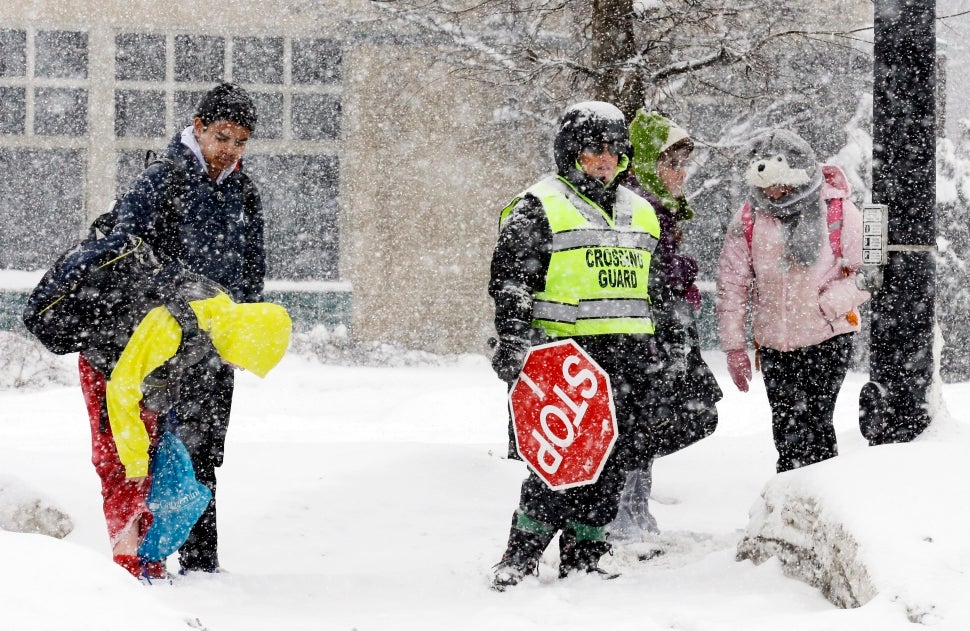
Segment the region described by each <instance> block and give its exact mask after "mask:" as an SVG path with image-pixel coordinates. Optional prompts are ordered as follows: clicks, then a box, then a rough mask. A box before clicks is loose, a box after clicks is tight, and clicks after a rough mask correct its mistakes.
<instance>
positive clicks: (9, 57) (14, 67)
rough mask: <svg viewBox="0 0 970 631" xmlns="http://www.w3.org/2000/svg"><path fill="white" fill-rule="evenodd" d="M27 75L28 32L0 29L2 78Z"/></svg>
mask: <svg viewBox="0 0 970 631" xmlns="http://www.w3.org/2000/svg"><path fill="white" fill-rule="evenodd" d="M26 74H27V32H26V31H14V30H11V29H0V77H23V76H25V75H26Z"/></svg>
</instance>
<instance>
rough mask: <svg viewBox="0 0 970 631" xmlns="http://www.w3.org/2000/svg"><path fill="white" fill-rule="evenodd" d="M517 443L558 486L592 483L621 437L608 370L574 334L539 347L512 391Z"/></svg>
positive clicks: (551, 483) (532, 464) (524, 456)
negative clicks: (585, 349)
mask: <svg viewBox="0 0 970 631" xmlns="http://www.w3.org/2000/svg"><path fill="white" fill-rule="evenodd" d="M509 400H510V402H511V407H512V422H513V424H514V426H515V447H516V450H517V451H518V452H519V455H520V456H522V459H523V460H525V462H526V463H528V465H529V467H530V468H532V470H533V471H535V473H536V475H538V476H539V477H540V478H542V479H543V480H544V481H545V482H546V484H548V485H549V487H550V488H552V489H553V490H560V489H567V488H570V487H573V486H580V485H583V484H592V483H593V482H596V480H597V479H598V478H599V475H600V472H601V471H602V470H603V465H604V464H606V458H607V456H609V454H610V450H611V449H612V448H613V444H614V443H615V442H616V434H617V427H616V410H615V409H614V406H613V391H612V389H611V388H610V378H609V375H607V374H606V372H605V371H604V370H603V369H602V368H600V367H599V365H598V364H597V363H596V362H595V361H593V359H592V358H591V357H590V356H589V355H587V354H586V351H584V350H583V349H582V348H581V347H580V346H579V345H578V344H576V342H574V341H573V340H571V339H568V340H561V341H558V342H551V343H549V344H542V345H541V346H535V347H533V348H532V349H531V350H530V351H529V355H528V357H527V358H526V360H525V366H523V368H522V374H520V375H519V379H518V380H517V381H516V382H515V385H514V386H513V387H512V390H511V392H510V393H509Z"/></svg>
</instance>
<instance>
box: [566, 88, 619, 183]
mask: <svg viewBox="0 0 970 631" xmlns="http://www.w3.org/2000/svg"><path fill="white" fill-rule="evenodd" d="M604 142H611V143H616V144H617V151H618V154H619V155H625V156H627V157H628V158H632V157H633V146H632V145H631V144H630V132H629V129H627V124H626V118H624V117H623V112H621V111H620V109H619V108H618V107H616V106H615V105H611V104H610V103H605V102H603V101H584V102H582V103H576V104H575V105H570V106H569V107H568V108H566V111H565V112H563V114H562V117H561V118H560V119H559V132H558V133H557V134H556V142H555V145H554V150H555V156H556V168H557V169H558V170H559V173H567V172H568V171H569V170H570V169H572V168H574V167H575V164H576V160H577V159H578V158H579V152H580V151H582V150H583V148H584V147H588V146H596V147H599V146H602V144H603V143H604Z"/></svg>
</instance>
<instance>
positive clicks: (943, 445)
mask: <svg viewBox="0 0 970 631" xmlns="http://www.w3.org/2000/svg"><path fill="white" fill-rule="evenodd" d="M954 438H955V437H954V435H953V434H950V433H947V432H939V433H938V435H937V436H931V437H927V438H925V439H923V438H921V439H920V440H918V441H916V442H914V443H912V444H908V445H886V446H881V447H874V448H871V449H867V450H864V451H860V452H857V453H854V454H851V455H847V456H843V457H840V458H836V459H833V460H830V461H827V462H823V463H820V464H818V465H815V466H811V467H807V468H805V469H802V470H798V471H792V472H788V473H785V474H781V475H778V476H776V477H774V478H773V479H772V480H771V481H769V483H768V484H767V485H766V487H765V489H764V491H763V493H762V496H761V499H760V500H759V501H758V502H757V503H756V505H755V507H754V508H753V509H752V520H751V523H750V525H749V527H748V531H747V534H746V536H745V538H744V539H743V540H742V541H741V543H740V544H739V546H738V556H739V558H748V559H752V560H754V561H755V562H760V561H762V560H764V559H765V558H766V557H767V556H769V555H773V556H776V557H777V558H778V559H779V560H780V561H781V562H782V566H783V568H784V571H785V573H786V574H787V575H789V576H793V577H795V578H799V579H801V580H804V581H805V582H807V583H809V584H811V585H813V586H816V587H818V588H820V589H821V590H822V592H823V594H824V595H825V596H826V598H828V599H829V600H830V601H832V602H833V603H835V604H836V605H838V606H840V607H858V606H860V605H865V604H866V603H868V602H870V601H871V600H873V599H874V598H877V597H878V598H880V599H882V600H884V601H885V602H893V603H897V604H898V605H899V606H902V607H903V608H904V609H905V611H906V615H907V617H908V619H909V620H910V621H912V622H920V623H924V624H934V623H937V622H941V621H944V620H945V621H946V623H947V624H948V625H954V626H952V627H950V628H963V629H966V628H970V612H968V611H967V607H966V605H965V603H964V602H963V601H962V598H959V599H957V600H953V599H954V597H955V596H957V595H958V594H968V593H970V573H968V570H970V537H968V536H967V532H966V525H967V523H968V520H970V503H968V502H967V501H952V499H957V498H967V497H970V460H968V459H967V457H966V454H967V453H968V452H970V442H968V441H966V440H954ZM951 498H952V499H951Z"/></svg>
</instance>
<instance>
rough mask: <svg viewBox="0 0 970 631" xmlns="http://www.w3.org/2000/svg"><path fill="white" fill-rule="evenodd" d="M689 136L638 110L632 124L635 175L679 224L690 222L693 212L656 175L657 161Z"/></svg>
mask: <svg viewBox="0 0 970 631" xmlns="http://www.w3.org/2000/svg"><path fill="white" fill-rule="evenodd" d="M685 140H686V141H690V135H688V133H687V132H686V131H684V129H682V128H681V127H679V126H678V125H677V124H676V123H674V122H673V121H671V120H670V119H668V118H666V117H664V116H662V115H661V114H659V113H657V112H647V111H646V110H644V109H642V108H641V109H640V110H638V111H637V115H636V116H635V117H634V118H633V122H632V123H630V142H631V143H633V173H634V175H636V176H637V181H639V182H640V186H642V187H643V188H644V190H646V191H649V192H650V193H653V194H654V195H656V196H657V197H658V198H659V199H660V201H661V202H662V203H663V205H664V206H666V207H667V208H668V209H670V211H671V212H672V213H673V215H674V217H675V218H676V219H677V220H678V221H683V220H686V219H691V218H693V216H694V211H693V209H691V207H690V206H689V205H688V204H687V200H686V199H685V198H684V197H680V198H675V197H674V196H673V195H671V194H670V191H668V190H667V186H666V185H665V184H664V183H663V180H661V179H660V176H659V175H657V161H658V160H659V159H660V155H661V154H662V153H663V152H664V151H666V150H667V149H669V148H671V147H673V146H674V145H676V144H678V143H680V142H682V141H685Z"/></svg>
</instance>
